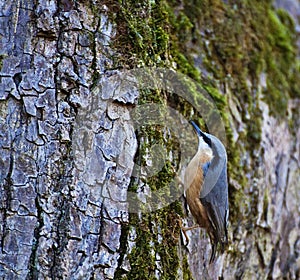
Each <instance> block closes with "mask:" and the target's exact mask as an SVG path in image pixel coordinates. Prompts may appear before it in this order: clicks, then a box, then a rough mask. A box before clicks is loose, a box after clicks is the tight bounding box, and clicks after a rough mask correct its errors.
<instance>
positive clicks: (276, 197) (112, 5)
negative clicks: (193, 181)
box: [0, 0, 300, 280]
mask: <svg viewBox="0 0 300 280" xmlns="http://www.w3.org/2000/svg"><path fill="white" fill-rule="evenodd" d="M121 2H122V3H121ZM135 2H136V1H133V2H132V1H97V0H85V1H74V0H60V1H54V0H16V1H4V0H0V278H1V279H28V280H29V279H197V280H198V279H299V278H300V223H299V216H300V208H299V204H300V189H299V184H300V129H299V128H300V120H299V107H300V89H299V87H298V86H299V83H298V81H299V79H297V78H299V70H300V69H299V65H300V63H299V58H298V56H297V55H296V54H297V53H298V54H299V40H298V41H297V37H296V36H297V35H298V34H297V33H296V32H295V31H294V30H298V31H299V24H298V23H297V20H298V18H297V17H299V15H300V7H299V1H296V0H295V1H275V3H274V5H275V6H276V8H280V7H283V8H286V9H287V10H288V11H289V12H290V13H291V15H292V18H290V17H288V16H287V14H286V13H285V12H284V10H280V12H275V8H272V4H271V3H270V1H265V2H266V4H264V5H263V4H261V3H258V2H257V1H254V2H255V3H256V4H257V6H255V4H253V5H252V6H253V8H251V9H249V7H250V6H251V3H250V4H249V3H248V2H249V1H242V2H241V3H239V4H235V3H232V2H235V1H196V0H195V1H177V2H178V3H177V2H176V1H158V2H157V3H156V2H155V1H146V0H145V1H139V2H138V3H135ZM173 2H174V3H173ZM175 2H176V3H175ZM250 2H251V1H250ZM267 3H268V4H267ZM247 5H249V6H247ZM252 6H251V7H252ZM291 7H294V8H293V9H291ZM268 9H269V10H268ZM262 11H263V12H262ZM261 15H263V16H264V17H266V18H268V19H269V21H267V23H268V24H269V23H270V22H271V24H270V27H269V29H268V30H267V31H266V32H271V33H266V34H265V33H263V32H265V31H264V30H263V29H262V27H263V26H264V24H263V23H266V22H264V21H263V20H262V19H261V18H260V16H261ZM253 19H254V21H256V19H257V25H255V24H254V21H251V20H253ZM292 19H294V21H295V23H293V20H292ZM261 20H262V21H261ZM272 28H273V31H272ZM291 30H292V31H291ZM272 32H273V33H272ZM281 32H282V33H281ZM289 32H291V33H289ZM221 34H224V37H219V36H221ZM270 34H271V35H270ZM272 34H279V35H278V37H279V39H278V38H277V37H275V36H272ZM290 34H292V35H290ZM260 36H265V37H266V38H268V40H267V42H266V43H265V44H262V43H261V41H262V38H264V37H260ZM291 42H292V43H291ZM297 42H298V45H297ZM256 53H259V55H257V56H256ZM248 54H249V55H248ZM286 61H287V63H290V64H289V65H286V64H285V63H286ZM135 66H138V67H142V66H159V67H166V68H172V69H174V70H177V71H179V72H182V73H184V74H185V75H186V76H189V77H192V78H193V79H195V80H196V81H197V82H199V83H200V84H201V87H202V89H205V91H206V92H208V93H210V94H211V95H213V96H214V98H215V99H216V103H217V106H218V108H219V109H220V111H221V115H222V117H223V118H224V123H225V126H226V132H227V134H228V135H227V137H228V143H227V149H228V153H229V164H230V166H229V174H228V175H229V183H230V215H231V216H230V233H229V236H230V240H231V241H230V244H229V246H228V248H227V250H226V252H225V253H224V254H223V255H222V256H220V257H218V259H217V261H216V262H215V263H214V264H212V265H209V264H208V260H209V256H210V245H209V241H208V236H207V235H206V233H205V232H204V231H203V230H202V229H195V230H193V231H190V232H189V233H188V236H189V244H186V240H185V238H184V237H183V236H181V235H180V222H179V221H180V220H183V222H184V224H189V225H191V224H192V223H193V221H192V218H191V214H190V213H189V211H188V209H187V208H186V205H185V199H184V197H181V198H180V199H178V200H176V201H173V202H172V203H171V204H170V205H168V206H167V207H165V208H163V209H159V210H158V211H155V212H154V211H153V212H151V211H150V210H151V209H148V210H149V211H148V213H146V214H145V212H142V211H136V210H134V211H130V209H129V208H128V207H129V205H128V201H127V199H128V192H127V191H128V190H130V192H131V193H132V192H136V193H137V194H138V195H137V197H138V199H140V200H141V201H143V200H144V199H145V197H147V196H148V195H149V193H150V191H149V190H150V189H151V190H153V188H154V187H153V186H156V187H157V188H158V189H159V186H162V185H164V184H168V183H169V181H168V180H169V178H170V177H172V178H174V176H175V173H176V172H174V170H177V168H178V166H177V165H178V158H177V157H178V155H177V153H176V149H175V147H177V146H178V145H177V144H178V143H177V142H176V141H174V140H173V138H172V133H171V132H170V131H169V130H168V129H167V128H161V127H160V126H155V127H153V128H151V129H148V128H146V129H144V131H143V133H141V134H138V133H137V131H136V127H135V124H134V122H133V120H132V116H131V115H130V113H131V112H132V110H133V108H134V107H135V106H136V105H137V104H138V103H139V104H140V103H147V102H148V103H156V102H158V103H172V106H173V108H175V109H176V110H177V111H180V110H181V109H182V114H183V115H184V116H185V117H186V118H188V116H189V117H190V116H193V117H195V116H198V115H197V114H196V113H193V110H191V109H190V107H189V106H186V105H185V104H184V103H182V102H181V101H180V100H179V101H178V100H177V99H176V98H174V97H170V96H169V95H168V94H167V93H165V92H159V93H157V92H155V91H152V92H151V93H150V94H147V90H145V91H139V90H138V89H137V88H135V86H132V85H131V82H130V81H134V78H132V79H131V77H130V75H129V76H128V77H127V79H128V80H129V85H128V86H126V87H125V90H123V89H122V85H120V79H119V78H118V77H119V75H121V74H120V73H121V72H122V71H121V70H120V69H130V68H134V67H135ZM245 69H246V70H245ZM200 73H201V74H200ZM178 104H179V105H178ZM182 104H183V105H182ZM283 104H285V106H284V105H283ZM181 105H182V106H181ZM180 106H181V107H180ZM179 107H180V108H181V109H179ZM200 115H201V112H200ZM155 133H160V134H155ZM153 143H154V144H156V143H163V146H164V147H165V151H160V150H159V151H158V152H156V155H157V154H160V153H161V155H162V156H161V158H164V163H166V162H167V163H166V164H165V165H164V167H163V168H162V169H163V171H162V173H160V175H159V176H156V177H155V176H153V177H151V178H150V179H149V178H148V180H144V178H143V176H142V175H141V176H140V178H138V179H137V176H134V174H133V170H134V165H135V164H136V166H135V167H136V168H137V165H143V164H144V166H145V167H151V166H153V165H155V158H151V156H150V159H149V154H151V149H150V146H151V144H153ZM176 145H177V146H176ZM147 156H148V157H147ZM161 158H160V157H159V160H158V163H157V164H158V166H159V161H160V159H161ZM174 162H175V163H174ZM145 169H147V168H145ZM139 172H141V173H142V174H143V172H144V170H143V169H141V170H139ZM163 195H165V193H164V194H163ZM163 195H162V196H163ZM131 212H135V213H131ZM149 212H150V213H149Z"/></svg>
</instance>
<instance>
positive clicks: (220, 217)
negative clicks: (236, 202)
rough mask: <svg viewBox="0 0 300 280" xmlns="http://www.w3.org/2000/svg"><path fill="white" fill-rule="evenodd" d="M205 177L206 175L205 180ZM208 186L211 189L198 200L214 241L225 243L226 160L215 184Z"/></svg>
mask: <svg viewBox="0 0 300 280" xmlns="http://www.w3.org/2000/svg"><path fill="white" fill-rule="evenodd" d="M210 168H212V166H210ZM210 171H211V170H210ZM206 179H207V177H206V178H205V180H206ZM205 180H204V181H205ZM204 185H205V184H204ZM210 187H212V188H211V190H210V191H209V192H208V193H207V194H206V195H205V196H204V197H201V198H200V200H201V203H202V204H203V206H204V207H205V209H206V211H207V214H208V218H209V220H210V223H211V226H212V230H213V235H214V239H215V242H221V243H226V242H227V219H228V183H227V166H226V161H225V162H224V166H223V168H222V171H221V173H220V174H219V177H218V179H217V181H216V183H215V185H214V186H210Z"/></svg>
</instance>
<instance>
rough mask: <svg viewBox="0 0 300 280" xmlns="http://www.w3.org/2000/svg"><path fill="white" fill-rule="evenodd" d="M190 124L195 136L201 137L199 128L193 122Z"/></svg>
mask: <svg viewBox="0 0 300 280" xmlns="http://www.w3.org/2000/svg"><path fill="white" fill-rule="evenodd" d="M191 124H192V126H193V127H194V129H195V131H196V133H197V135H198V136H201V130H200V128H199V127H198V126H197V125H196V124H195V123H194V122H193V121H191Z"/></svg>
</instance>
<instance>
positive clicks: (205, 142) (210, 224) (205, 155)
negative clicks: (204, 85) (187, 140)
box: [184, 121, 229, 264]
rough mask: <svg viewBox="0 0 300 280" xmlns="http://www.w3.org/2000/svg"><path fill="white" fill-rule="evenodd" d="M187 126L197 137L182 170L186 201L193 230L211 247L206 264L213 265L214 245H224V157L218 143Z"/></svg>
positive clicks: (225, 230)
mask: <svg viewBox="0 0 300 280" xmlns="http://www.w3.org/2000/svg"><path fill="white" fill-rule="evenodd" d="M191 124H192V126H193V128H194V131H195V132H196V134H197V136H198V150H197V152H196V154H195V156H194V157H193V158H192V159H191V161H190V162H189V164H188V165H187V167H186V171H185V175H184V185H185V189H186V201H187V205H188V206H189V209H190V212H191V214H192V216H193V217H194V219H195V220H196V222H197V224H198V225H197V226H200V227H202V228H205V229H206V231H207V233H208V235H209V237H210V242H211V245H212V252H211V257H210V261H209V263H210V264H211V263H212V262H214V260H215V257H216V252H217V248H218V244H220V245H221V252H222V253H223V252H224V247H225V245H226V244H228V217H229V206H228V182H227V154H226V149H225V147H224V145H223V144H222V142H221V141H220V140H219V139H218V138H217V137H215V136H214V135H211V134H209V133H205V132H203V131H201V129H200V128H199V127H198V126H197V125H196V123H195V122H193V121H191Z"/></svg>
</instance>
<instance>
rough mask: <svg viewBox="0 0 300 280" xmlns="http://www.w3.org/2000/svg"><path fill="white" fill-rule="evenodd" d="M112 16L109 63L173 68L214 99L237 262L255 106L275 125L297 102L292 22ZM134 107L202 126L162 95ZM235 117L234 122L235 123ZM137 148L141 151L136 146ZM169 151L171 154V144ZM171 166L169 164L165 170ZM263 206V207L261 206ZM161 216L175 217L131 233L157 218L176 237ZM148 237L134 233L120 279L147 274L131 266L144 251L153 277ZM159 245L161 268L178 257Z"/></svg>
mask: <svg viewBox="0 0 300 280" xmlns="http://www.w3.org/2000/svg"><path fill="white" fill-rule="evenodd" d="M114 16H115V19H114V20H115V22H116V23H117V26H118V35H117V37H116V39H115V43H114V47H115V48H116V49H117V50H118V51H120V50H121V52H120V53H122V59H121V60H120V59H118V58H117V59H116V63H117V64H118V63H121V64H123V65H124V60H123V59H124V58H125V65H126V66H127V67H129V68H131V67H143V66H146V67H147V66H155V67H167V68H173V69H175V70H176V71H179V72H181V73H183V74H185V75H187V76H189V77H191V78H192V79H194V81H196V82H197V83H198V84H199V85H200V86H201V88H203V89H204V90H206V91H207V92H208V93H209V94H210V95H211V96H212V97H213V98H214V100H215V102H216V105H217V107H218V109H219V111H220V114H221V115H222V117H223V121H224V124H225V127H226V132H227V151H228V156H229V177H230V182H231V185H230V211H231V218H230V220H231V230H232V232H233V233H232V234H231V236H232V238H233V239H232V240H231V242H232V245H231V246H230V248H231V249H230V251H229V253H228V257H229V259H230V256H231V259H232V260H235V261H236V260H238V259H239V258H241V256H242V253H241V251H240V250H239V249H238V248H236V246H235V244H234V242H235V239H236V238H237V239H239V238H240V237H239V234H238V232H239V231H240V230H242V229H243V230H245V231H247V232H248V234H250V235H251V234H252V233H253V230H254V229H255V227H256V225H255V222H256V220H257V217H258V211H259V210H258V209H257V207H256V206H257V204H258V201H259V200H260V199H261V198H260V197H259V196H258V194H259V193H260V192H259V190H258V188H259V186H257V185H255V184H254V185H253V182H254V181H255V178H257V177H259V176H261V169H260V168H259V165H260V164H261V159H262V155H263V150H262V149H261V145H260V142H261V140H262V136H261V129H262V127H261V125H262V111H261V107H260V103H261V100H264V101H265V102H266V103H267V104H268V106H269V108H270V114H272V115H273V116H275V117H276V118H277V119H278V120H279V122H282V121H286V116H287V114H288V101H289V100H290V99H291V98H299V97H300V85H299V81H300V74H299V60H298V59H297V52H298V50H297V48H296V33H295V25H294V22H293V19H292V18H291V17H290V15H289V14H288V13H287V12H286V11H284V10H282V9H279V10H275V9H274V8H273V6H272V2H271V1H240V2H239V3H236V1H227V3H224V2H222V1H208V0H194V1H139V2H138V3H136V2H135V1H123V2H122V4H121V2H120V5H119V6H118V13H117V14H114ZM122 50H124V51H122ZM174 99H175V100H176V102H174ZM140 102H141V103H147V102H160V103H162V104H168V105H170V104H171V106H172V104H173V106H174V104H176V105H175V108H176V109H177V110H179V111H180V112H181V113H182V114H183V115H184V116H185V117H187V118H191V117H192V118H194V119H198V120H199V122H200V124H204V123H203V121H202V120H201V112H200V114H199V115H198V113H199V112H197V113H195V112H194V111H193V109H192V106H191V105H190V104H188V103H187V102H185V101H184V100H181V99H180V98H179V97H176V96H173V95H169V94H168V93H167V94H166V93H164V92H159V91H158V92H144V93H143V92H141V95H140ZM231 102H234V104H235V105H234V108H229V107H228V103H231ZM231 104H232V103H231ZM234 109H236V110H237V112H234V111H233V110H234ZM193 114H195V115H193ZM237 115H238V117H239V118H238V121H239V122H240V123H235V121H237V120H236V119H235V117H236V116H237ZM290 117H291V116H290ZM294 117H295V116H294ZM240 124H243V125H242V126H243V129H242V130H240V131H239V132H238V133H237V132H236V128H237V126H239V125H240ZM204 128H205V127H204ZM233 128H234V129H233ZM161 133H162V131H161V128H160V129H159V130H157V129H156V128H155V127H152V128H147V132H146V134H145V135H144V137H145V138H147V137H150V134H151V135H153V134H154V135H156V136H154V138H157V137H158V138H161V135H162V134H161ZM147 134H149V135H148V136H147ZM237 134H238V141H236V140H237ZM140 145H141V146H140V149H143V148H142V146H143V143H140ZM170 147H171V150H172V144H171V146H169V149H170ZM174 150H175V149H174ZM141 156H142V157H143V155H141ZM171 166H172V163H171V165H170V167H171ZM173 166H176V164H174V163H173ZM162 172H166V174H168V175H167V176H173V175H174V173H173V172H171V171H170V170H169V169H168V168H166V169H164V171H162ZM246 174H247V176H245V175H246ZM160 176H161V175H160ZM159 182H160V181H159V180H154V181H153V180H152V181H151V180H149V181H147V182H146V184H148V185H150V186H152V187H154V188H159V187H160V186H159ZM266 195H267V194H266V193H265V196H266ZM266 201H267V200H266V199H265V203H264V205H267V202H266ZM168 212H170V213H173V214H174V213H176V211H175V210H174V209H172V205H171V206H170V207H168V208H167V209H163V210H161V211H159V212H157V213H153V214H150V215H147V216H146V217H143V218H141V219H140V220H139V219H138V220H136V218H135V219H133V220H132V222H133V224H132V226H133V227H136V228H137V229H138V228H139V227H140V226H141V224H143V223H145V220H146V221H147V220H148V219H149V220H152V219H154V220H155V217H157V216H160V217H161V218H160V219H161V220H164V221H165V223H164V224H160V225H158V224H156V227H166V228H170V227H171V228H174V229H176V232H177V231H179V228H178V224H177V222H176V223H172V221H170V220H167V219H166V218H165V216H166V215H167V214H166V213H168ZM173 214H172V215H173ZM180 216H182V213H181V212H180V215H179V217H180ZM149 220H148V222H149ZM169 222H171V223H170V224H169ZM241 223H242V224H244V225H245V226H241ZM148 230H149V229H148ZM148 230H146V231H144V232H143V231H141V230H139V233H138V235H140V236H139V238H140V239H141V240H144V242H142V243H141V242H139V244H136V245H137V246H139V247H138V248H136V249H135V250H134V252H132V254H133V257H132V258H131V259H130V257H129V259H130V263H131V265H132V271H130V272H129V273H128V274H126V273H125V275H127V276H126V277H128V279H131V277H135V276H133V274H132V273H134V275H139V273H141V274H140V277H142V276H145V274H143V273H147V272H146V271H147V266H146V267H144V266H141V265H140V261H139V258H141V260H142V258H143V257H144V252H145V250H146V251H148V254H150V255H151V253H149V252H151V251H152V261H151V260H149V267H148V268H149V270H150V271H151V272H149V275H152V276H151V277H154V270H155V269H154V267H155V260H154V259H155V252H157V251H156V249H155V246H154V248H153V249H150V248H149V247H148V246H149V242H150V243H153V242H155V238H157V236H153V235H152V237H151V234H149V231H148ZM150 231H151V230H150ZM167 232H168V231H167ZM143 236H144V239H143ZM169 241H170V240H169ZM171 241H172V240H171ZM173 241H174V240H173ZM144 246H145V248H144V249H143V247H144ZM165 246H166V247H165V248H166V250H171V251H172V252H173V253H172V256H170V255H167V256H163V257H162V260H161V261H162V262H163V260H164V257H167V258H172V259H173V258H176V255H179V254H178V252H177V253H176V250H178V245H177V244H176V242H175V243H174V242H167V243H166V244H165ZM171 248H173V249H171ZM158 254H159V253H158ZM150 259H151V258H150ZM150 264H151V265H150ZM199 265H200V266H201V265H203V264H199ZM176 266H180V263H179V262H178V261H175V262H173V263H172V266H171V267H172V269H173V273H174V274H172V277H176V273H177V269H176ZM165 268H166V269H167V266H166V267H165ZM139 270H140V271H139ZM133 271H134V272H133ZM169 272H170V271H169V270H168V273H169ZM164 273H166V272H165V270H164V269H163V268H162V274H161V277H162V279H168V278H164V275H165V274H164ZM238 273H239V272H237V275H238ZM269 275H271V272H269ZM168 277H171V276H170V275H168ZM177 277H178V276H177ZM134 279H135V278H134ZM170 279H171V278H170Z"/></svg>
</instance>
